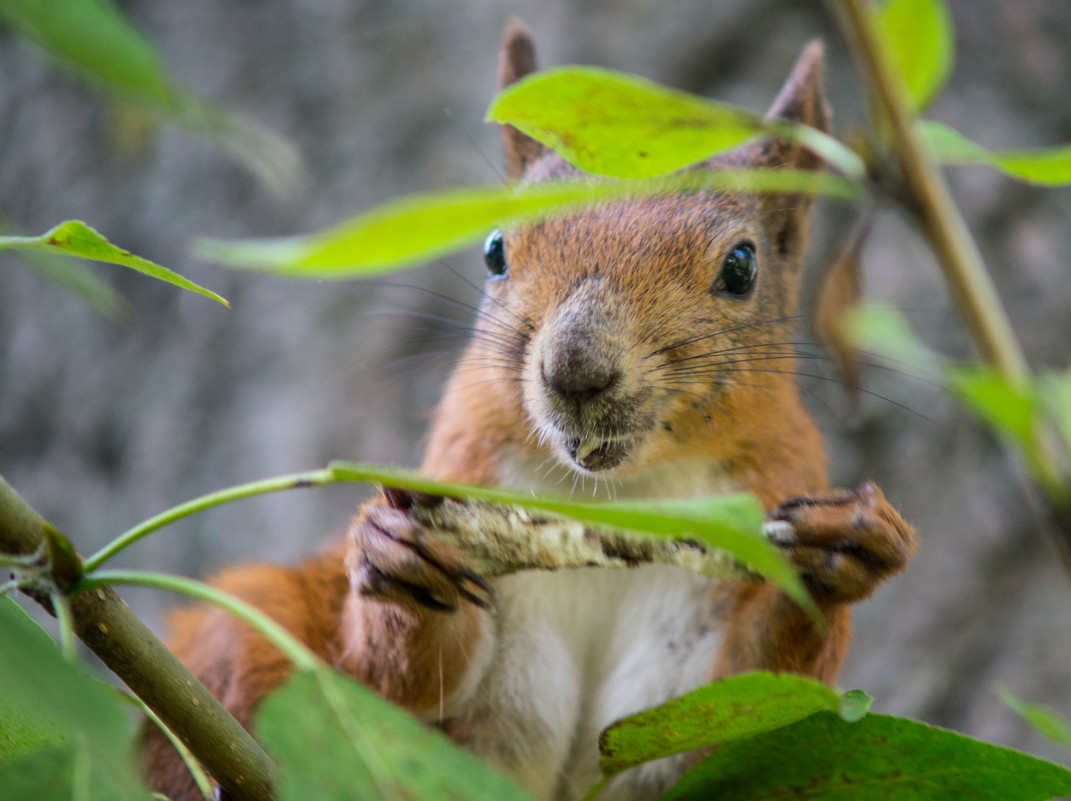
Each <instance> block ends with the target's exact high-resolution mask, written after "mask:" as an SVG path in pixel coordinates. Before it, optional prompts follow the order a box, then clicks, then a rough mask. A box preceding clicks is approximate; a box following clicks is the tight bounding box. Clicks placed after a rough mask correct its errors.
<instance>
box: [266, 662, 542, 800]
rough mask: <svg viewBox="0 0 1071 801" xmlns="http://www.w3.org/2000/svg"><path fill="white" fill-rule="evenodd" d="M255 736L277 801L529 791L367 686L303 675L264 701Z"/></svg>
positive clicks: (505, 795) (495, 795) (321, 673)
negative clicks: (265, 753)
mask: <svg viewBox="0 0 1071 801" xmlns="http://www.w3.org/2000/svg"><path fill="white" fill-rule="evenodd" d="M256 732H257V735H258V737H259V738H260V740H261V741H262V742H263V743H264V745H265V747H266V748H267V749H268V750H269V751H270V752H271V753H272V755H273V756H274V757H275V758H276V760H277V762H278V764H279V770H280V778H279V782H278V785H277V788H276V790H277V793H278V798H279V801H307V799H311V798H314V799H316V801H332V800H333V799H339V801H349V800H350V799H354V798H360V799H365V800H366V801H395V800H396V799H429V800H430V799H441V800H442V801H448V800H449V799H456V800H457V801H462V800H464V801H481V799H485V800H486V801H526V799H528V798H529V796H528V795H527V793H525V792H524V791H523V790H521V789H520V788H519V787H517V786H516V785H514V784H512V783H511V782H509V781H508V780H507V779H505V778H504V777H503V776H500V775H499V774H497V773H495V772H494V771H492V770H491V769H490V768H488V767H487V766H486V765H484V764H483V763H481V762H480V761H479V760H477V759H476V758H475V757H473V756H472V755H471V754H468V753H467V752H465V751H462V750H461V749H460V748H458V747H457V746H455V745H454V744H453V743H451V742H450V741H449V740H448V739H447V738H446V737H445V736H444V735H442V734H441V733H439V732H437V731H435V730H434V729H432V728H431V727H429V726H427V725H425V724H423V723H420V722H419V721H417V720H415V719H414V718H412V717H411V716H409V715H408V714H407V713H405V712H403V711H402V710H401V709H399V708H398V707H396V706H394V705H393V704H391V703H389V702H388V701H385V700H384V699H383V698H380V697H379V696H378V695H376V694H375V693H374V692H372V691H371V690H369V689H368V688H367V687H363V686H361V685H360V684H358V683H356V682H355V681H353V680H351V679H348V678H346V677H345V676H342V675H340V674H337V673H332V672H329V671H327V670H315V671H301V672H299V673H297V674H295V675H294V676H293V678H291V679H290V680H289V681H288V682H287V683H286V685H285V686H284V687H283V688H282V689H280V690H279V691H278V692H275V693H272V695H270V696H269V697H268V698H267V699H265V701H264V703H263V705H262V707H261V710H260V712H259V713H258V714H257V717H256Z"/></svg>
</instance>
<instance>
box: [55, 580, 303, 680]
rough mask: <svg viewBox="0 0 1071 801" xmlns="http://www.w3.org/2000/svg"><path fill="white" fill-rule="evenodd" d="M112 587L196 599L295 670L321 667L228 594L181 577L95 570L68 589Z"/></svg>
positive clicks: (271, 624)
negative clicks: (246, 628) (261, 640)
mask: <svg viewBox="0 0 1071 801" xmlns="http://www.w3.org/2000/svg"><path fill="white" fill-rule="evenodd" d="M115 584H127V585H132V586H138V587H152V588H154V589H157V590H168V591H170V592H178V593H181V594H183V595H188V596H189V597H191V598H196V599H197V600H199V601H205V602H206V603H210V604H212V605H213V606H218V607H219V608H220V609H223V610H225V611H227V612H229V613H230V614H232V615H234V616H235V617H236V618H238V619H239V620H241V621H242V622H243V623H248V624H249V625H250V626H252V627H253V628H255V629H256V630H257V631H258V632H260V633H261V634H263V635H264V637H265V638H266V639H268V640H269V641H270V642H271V644H272V645H274V646H275V647H276V648H278V649H279V650H280V651H282V652H283V654H285V655H286V657H287V658H288V659H289V660H290V661H291V662H293V663H294V667H296V668H297V669H298V670H316V669H317V668H320V667H323V666H324V663H323V662H322V661H321V660H320V658H319V657H318V656H316V654H314V653H313V652H312V651H310V650H309V649H308V648H307V647H306V646H305V645H304V644H303V643H301V642H300V641H299V640H298V639H297V638H296V637H295V636H294V635H293V634H291V633H290V632H289V631H287V630H286V629H284V628H283V627H282V626H280V625H279V624H278V623H276V622H275V621H274V620H272V619H271V618H270V617H268V616H267V615H266V614H264V613H263V612H261V611H260V610H259V609H257V608H256V607H254V606H251V605H250V604H248V603H246V602H245V601H243V600H241V599H240V598H236V597H234V596H233V595H230V594H229V593H226V592H223V591H222V590H219V589H216V588H215V587H213V586H212V585H210V584H205V583H204V582H201V581H195V580H194V579H190V578H185V577H184V576H171V575H167V574H166V573H150V572H147V571H142V570H98V571H96V572H94V573H87V574H86V575H85V576H83V577H82V578H81V579H80V580H79V581H78V582H77V583H76V584H75V585H74V586H73V587H71V590H70V592H71V595H72V596H73V595H75V594H77V593H80V592H85V591H86V590H91V589H95V588H97V587H107V586H111V585H115Z"/></svg>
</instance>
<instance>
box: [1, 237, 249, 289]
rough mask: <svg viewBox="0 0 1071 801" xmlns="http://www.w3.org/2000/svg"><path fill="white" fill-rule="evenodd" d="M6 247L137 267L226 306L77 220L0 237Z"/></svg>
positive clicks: (164, 268) (191, 283)
mask: <svg viewBox="0 0 1071 801" xmlns="http://www.w3.org/2000/svg"><path fill="white" fill-rule="evenodd" d="M6 249H21V250H29V251H41V252H44V253H55V254H59V255H63V256H75V257H77V258H81V259H93V260H94V261H103V262H108V263H109V264H118V265H120V266H123V267H129V268H130V269H132V270H137V271H138V272H140V273H145V274H146V275H149V276H152V277H153V278H156V279H159V280H160V281H166V282H167V283H169V284H174V285H175V286H177V287H181V288H182V289H188V290H189V291H190V292H196V293H197V294H199V295H204V296H205V297H206V298H211V299H212V300H215V301H217V302H219V303H222V304H223V305H224V306H230V304H229V303H228V302H227V301H226V300H225V299H223V298H221V297H220V296H219V295H217V294H216V293H215V292H212V291H210V290H208V289H205V288H204V287H202V286H198V285H197V284H195V283H193V281H190V280H188V279H186V278H183V277H182V276H181V275H179V274H178V273H176V272H173V271H171V270H169V269H167V268H166V267H161V266H160V265H159V264H155V263H154V262H151V261H149V260H148V259H143V258H141V257H140V256H135V255H134V254H133V253H131V252H130V251H128V250H122V249H120V248H117V247H116V246H115V245H113V244H112V243H111V242H109V241H108V240H107V239H105V238H104V237H103V236H101V235H100V234H99V233H98V232H97V231H95V230H94V229H92V228H90V227H89V226H88V225H86V224H85V223H84V222H81V221H79V220H67V221H66V222H62V223H60V224H59V225H57V226H56V227H55V228H53V229H51V230H49V231H46V232H45V233H43V234H41V236H0V250H6Z"/></svg>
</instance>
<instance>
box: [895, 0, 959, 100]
mask: <svg viewBox="0 0 1071 801" xmlns="http://www.w3.org/2000/svg"><path fill="white" fill-rule="evenodd" d="M878 20H879V22H880V26H879V27H880V30H881V31H882V33H883V34H884V36H885V40H886V43H887V45H888V47H889V51H890V53H891V54H892V57H893V61H894V62H895V64H896V66H897V67H898V68H899V70H900V74H901V75H902V76H903V78H904V83H905V84H906V85H907V89H908V92H909V93H910V95H911V99H912V100H913V101H914V102H915V106H916V108H918V109H924V108H926V106H928V105H929V103H930V101H931V100H932V99H933V98H934V97H935V96H936V95H937V93H938V92H939V91H940V90H941V87H942V86H944V84H945V80H946V79H947V78H948V74H949V72H951V70H952V62H953V60H954V58H955V40H954V38H953V26H952V16H951V14H949V12H948V8H947V7H946V6H945V4H944V2H943V0H889V1H888V2H887V3H885V5H884V6H883V7H882V9H881V13H880V15H879V17H878Z"/></svg>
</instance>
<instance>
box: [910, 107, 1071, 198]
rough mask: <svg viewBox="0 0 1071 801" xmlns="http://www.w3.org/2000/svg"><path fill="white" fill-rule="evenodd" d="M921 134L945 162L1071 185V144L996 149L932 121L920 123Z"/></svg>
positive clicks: (1029, 180) (1048, 183)
mask: <svg viewBox="0 0 1071 801" xmlns="http://www.w3.org/2000/svg"><path fill="white" fill-rule="evenodd" d="M919 134H920V135H921V136H922V138H923V140H924V141H925V142H926V144H927V145H928V146H929V148H930V153H931V154H932V156H933V157H934V158H935V159H936V160H937V161H939V162H941V163H942V164H951V165H963V164H983V165H986V166H989V167H993V168H994V169H997V170H1000V171H1001V172H1002V173H1004V174H1005V175H1008V176H1010V177H1012V178H1016V179H1018V180H1020V181H1026V182H1027V183H1032V184H1039V185H1042V186H1066V185H1068V184H1071V145H1057V146H1055V147H1046V148H1036V149H1030V150H1002V151H998V152H992V151H990V150H987V149H986V148H984V147H982V146H981V145H979V144H978V143H977V142H973V141H971V140H970V139H968V138H967V137H966V136H964V135H963V134H961V133H960V132H959V131H957V130H956V129H954V128H951V127H949V126H947V125H943V124H941V123H939V122H931V121H923V122H920V123H919Z"/></svg>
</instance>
